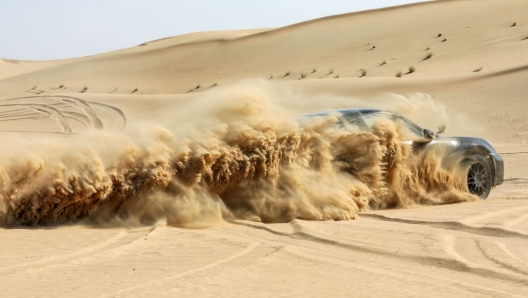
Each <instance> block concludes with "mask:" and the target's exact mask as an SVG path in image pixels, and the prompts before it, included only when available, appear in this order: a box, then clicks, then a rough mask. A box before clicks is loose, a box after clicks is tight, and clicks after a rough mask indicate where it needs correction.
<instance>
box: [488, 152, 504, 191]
mask: <svg viewBox="0 0 528 298" xmlns="http://www.w3.org/2000/svg"><path fill="white" fill-rule="evenodd" d="M490 156H491V159H492V160H493V164H494V169H495V176H494V177H493V186H496V185H501V184H502V182H504V160H503V159H502V157H501V156H500V155H499V154H498V153H491V154H490Z"/></svg>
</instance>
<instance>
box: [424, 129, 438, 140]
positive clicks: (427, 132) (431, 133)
mask: <svg viewBox="0 0 528 298" xmlns="http://www.w3.org/2000/svg"><path fill="white" fill-rule="evenodd" d="M423 135H424V137H425V138H426V139H427V140H434V139H435V137H436V134H435V133H434V131H432V130H430V129H427V128H424V130H423Z"/></svg>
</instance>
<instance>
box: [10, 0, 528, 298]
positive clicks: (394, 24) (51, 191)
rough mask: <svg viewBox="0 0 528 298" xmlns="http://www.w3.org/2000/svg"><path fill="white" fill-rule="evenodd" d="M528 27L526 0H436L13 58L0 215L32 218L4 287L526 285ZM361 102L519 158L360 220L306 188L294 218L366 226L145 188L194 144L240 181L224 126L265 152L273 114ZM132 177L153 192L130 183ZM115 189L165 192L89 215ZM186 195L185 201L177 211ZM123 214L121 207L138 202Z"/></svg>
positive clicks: (414, 289)
mask: <svg viewBox="0 0 528 298" xmlns="http://www.w3.org/2000/svg"><path fill="white" fill-rule="evenodd" d="M526 20H528V2H527V1H525V0H509V1H502V0H486V1H481V0H466V1H433V2H427V3H421V4H413V5H407V6H402V7H395V8H390V9H382V10H375V11H367V12H360V13H353V14H344V15H339V16H333V17H328V18H324V19H318V20H311V21H307V22H304V23H300V24H296V25H292V26H288V27H284V28H277V29H261V30H241V31H233V32H225V31H222V32H203V33H194V34H188V35H183V36H176V37H171V38H167V39H162V40H158V41H152V42H145V43H144V44H142V45H138V46H137V47H134V48H130V49H122V50H117V51H113V52H109V53H104V54H100V55H95V56H89V57H81V58H77V59H68V60H57V61H11V60H7V59H0V147H1V148H0V150H1V152H2V154H1V155H2V156H0V169H1V170H2V171H0V179H1V180H0V187H1V188H2V189H1V190H0V198H1V202H0V203H1V204H0V211H2V212H3V213H2V216H5V212H6V211H5V210H11V209H9V208H15V209H13V210H18V211H17V212H18V213H16V214H15V215H13V214H11V215H10V216H11V217H10V218H8V219H9V220H11V221H9V220H4V219H2V220H0V222H2V223H8V224H5V227H2V229H0V237H1V239H2V245H1V248H0V285H1V286H2V294H0V296H5V297H56V296H64V297H72V296H73V297H98V296H104V297H175V296H177V297H191V296H192V297H196V296H198V297H202V296H203V297H209V296H211V297H213V296H214V297H218V296H221V297H236V296H241V297H244V296H250V295H251V296H256V297H270V296H272V297H277V296H280V297H292V296H294V297H295V296H308V297H314V296H319V297H321V296H323V297H324V296H337V297H350V296H360V297H379V296H385V297H409V296H419V297H422V296H424V295H428V296H433V297H453V296H460V297H483V296H493V297H511V296H513V297H526V296H528V294H527V293H528V250H527V249H526V247H528V174H527V173H528V117H527V112H526V111H527V110H528V101H527V98H528V88H527V85H526V81H527V79H528V39H527V38H528V23H525V22H526ZM514 23H515V24H516V25H515V26H512V25H513V24H514ZM439 34H441V36H440V37H438V35H439ZM428 53H431V54H432V56H431V57H429V58H427V57H428ZM426 58H427V59H426ZM410 67H414V68H415V71H414V72H413V73H408V72H409V68H410ZM362 70H364V71H362ZM398 72H401V73H402V76H401V77H396V74H397V73H398ZM350 107H375V108H384V109H387V110H391V111H395V112H399V113H401V114H403V115H404V116H407V117H408V118H410V119H411V120H413V121H415V122H417V123H418V124H420V125H422V126H424V127H430V128H435V127H436V126H438V125H441V124H446V125H447V130H446V134H447V135H468V136H477V137H482V138H485V139H487V140H489V141H490V142H492V143H493V144H494V146H495V148H496V149H497V151H498V152H499V153H500V154H501V155H502V157H503V158H504V161H505V182H504V184H503V185H501V186H498V187H496V188H495V189H493V190H492V193H491V195H490V197H489V198H488V199H487V200H485V201H484V200H474V201H472V202H464V203H459V204H440V205H437V206H426V205H431V204H433V203H435V204H437V203H438V201H434V200H433V199H430V200H429V201H427V203H426V204H425V205H420V204H415V203H410V204H407V205H405V208H389V209H383V210H367V209H368V208H366V209H362V208H360V207H361V206H360V207H358V208H359V210H360V212H356V211H357V210H351V211H350V213H349V214H348V213H347V214H343V213H340V212H341V211H342V210H341V209H339V208H337V207H336V206H338V205H339V204H337V203H335V202H334V203H335V204H333V205H332V204H331V205H329V207H328V206H327V207H328V208H327V209H325V208H322V209H321V210H322V211H321V210H319V209H317V208H316V207H317V206H319V205H318V204H322V205H324V204H325V203H324V202H323V203H321V201H317V200H316V199H314V198H312V197H307V198H306V199H303V201H301V202H300V203H299V202H298V201H295V198H294V199H293V200H292V201H288V202H289V204H290V205H289V207H288V208H291V210H290V212H293V213H290V214H295V215H294V216H293V217H297V218H304V219H307V218H309V219H329V218H334V219H337V218H352V217H357V218H356V219H355V220H343V221H333V220H326V221H319V220H301V219H293V220H284V218H285V217H275V218H273V217H271V219H272V220H264V221H268V222H269V221H276V223H261V222H259V221H260V220H263V219H265V218H266V217H265V216H264V215H263V214H260V218H259V217H258V216H257V215H259V214H257V215H255V214H250V215H248V214H242V213H240V214H235V216H234V218H233V217H229V219H227V218H226V217H225V210H223V209H222V207H221V206H220V207H219V205H217V203H218V201H215V200H209V199H211V198H210V197H209V196H207V198H208V199H207V200H205V199H203V196H202V195H203V194H202V191H203V189H201V188H199V187H198V188H193V189H192V191H190V192H184V195H182V194H181V193H180V192H174V193H171V192H169V193H162V194H156V195H155V196H152V195H151V194H150V193H149V192H148V190H145V189H143V188H142V185H158V184H157V183H159V184H160V185H165V184H163V183H169V184H170V182H167V181H169V180H170V177H172V176H171V175H174V171H175V170H174V168H171V167H172V165H170V162H169V161H171V162H172V160H173V159H171V158H172V156H180V155H181V154H183V155H184V154H185V152H187V151H186V150H187V149H189V148H190V149H189V150H191V151H192V150H195V151H193V154H197V155H199V154H202V153H203V152H202V151H200V150H196V148H198V147H199V148H201V149H203V151H204V152H206V151H207V152H209V154H210V155H208V156H206V157H204V158H203V159H202V161H203V163H204V164H205V165H204V164H199V163H198V162H197V161H196V160H194V162H195V163H196V164H195V165H193V166H192V167H190V168H191V169H194V170H196V169H203V168H207V161H208V159H207V158H220V159H219V160H221V161H223V162H225V163H226V168H228V170H229V171H231V172H235V173H236V169H234V168H233V164H230V163H229V161H226V160H225V159H222V158H223V157H225V156H227V155H228V154H233V155H235V156H236V152H228V153H226V150H227V151H228V149H229V148H231V147H222V146H221V145H219V144H218V143H217V139H216V138H217V137H218V135H222V137H223V139H222V140H224V141H225V140H228V141H229V140H230V138H234V137H232V136H231V135H230V130H231V129H234V128H236V129H238V130H237V131H242V132H243V133H247V134H248V135H247V139H246V141H247V142H248V144H249V143H251V140H254V139H258V140H259V141H262V143H259V144H260V145H258V144H257V145H255V144H253V143H251V146H257V147H258V146H264V145H266V146H268V145H269V144H268V143H269V139H267V137H269V135H268V134H266V132H269V131H268V130H266V128H262V127H260V126H259V127H260V128H261V129H262V131H260V130H257V131H256V132H255V131H254V130H251V129H249V128H248V127H246V126H244V125H246V124H247V123H250V124H248V125H249V126H251V125H253V124H255V123H257V124H255V125H257V126H258V125H260V124H258V123H262V122H252V121H253V120H252V119H254V118H258V119H260V120H262V119H264V120H266V119H267V120H269V121H270V122H269V123H270V124H269V126H274V125H275V126H277V125H278V126H279V127H280V128H278V130H277V131H281V132H290V130H289V129H290V128H289V126H288V125H291V123H289V122H287V121H286V120H281V119H287V118H294V117H297V116H300V115H303V114H306V113H309V112H315V111H320V110H328V109H335V108H350ZM250 110H251V111H252V112H248V111H250ZM253 110H256V112H253ZM261 111H265V113H263V114H262V113H260V112H261ZM259 117H260V118H259ZM281 117H282V118H281ZM211 119H213V120H214V121H217V122H214V121H213V120H211ZM248 119H249V120H248ZM277 119H279V120H277ZM260 120H259V121H260ZM255 121H256V120H255ZM288 123H289V124H288ZM211 125H212V126H211ZM210 127H213V128H210ZM226 127H227V128H226ZM253 128H254V127H253ZM249 133H256V135H250V134H249ZM259 133H261V134H259ZM294 139H295V137H292V139H291V142H294ZM236 141H237V142H239V141H240V139H236ZM233 142H234V141H233ZM196 144H200V146H202V147H200V146H198V145H196ZM171 146H173V147H171ZM193 146H194V147H193ZM248 146H250V145H248ZM251 146H250V147H251ZM252 148H253V147H252ZM299 150H300V149H299ZM197 152H198V153H197ZM200 152H202V153H200ZM179 154H180V155H179ZM255 155H258V154H257V153H255ZM218 156H221V157H218ZM266 156H267V158H268V160H269V159H273V156H272V155H266ZM178 161H179V162H181V163H183V164H185V161H182V160H178ZM187 162H188V161H187ZM263 163H265V161H264V162H263ZM178 166H181V165H176V166H174V167H176V168H177V167H178ZM178 169H179V168H178ZM237 169H238V170H240V169H239V168H237ZM272 170H273V169H271V170H269V171H272ZM196 171H198V170H196ZM255 171H258V167H257V170H255ZM198 172H199V171H198ZM130 173H132V174H130ZM193 173H194V172H193ZM199 173H200V175H202V176H204V177H205V175H207V174H208V172H199ZM302 173H303V175H304V174H306V175H308V174H309V173H305V172H302ZM39 175H40V176H39ZM120 175H121V176H120ZM127 175H128V176H127ZM130 175H132V176H130ZM189 175H190V174H189ZM200 175H197V176H200ZM226 175H227V174H226ZM39 177H40V178H39ZM42 177H43V178H42ZM65 177H66V178H68V179H70V180H67V179H66V178H65ZM72 177H74V178H72ZM86 177H88V178H86ZM108 177H110V178H108ZM116 177H117V178H116ZM119 177H125V178H123V179H124V180H119ZM167 177H169V178H167ZM185 177H187V176H185ZM219 177H220V176H219ZM225 177H231V178H232V176H221V177H220V178H225ZM332 177H334V176H332ZM335 177H337V178H339V177H340V176H335ZM335 177H334V178H335ZM195 178H196V177H195ZM220 178H218V179H220ZM290 178H291V179H292V180H295V179H297V178H299V181H300V182H299V183H298V184H299V185H301V186H302V187H301V188H303V189H304V188H309V187H310V185H309V184H310V181H311V182H312V183H313V185H314V186H313V188H317V189H318V191H320V192H319V194H318V195H317V197H318V198H325V196H326V195H328V197H332V198H333V197H338V196H339V193H338V190H335V189H333V187H334V186H335V185H338V184H331V186H329V187H328V189H325V188H324V185H325V184H324V182H325V181H322V182H319V184H318V183H316V182H317V181H313V177H312V178H307V179H308V180H303V179H304V178H306V177H305V176H302V177H300V174H299V173H296V174H294V175H292V176H291V177H290ZM301 178H302V179H301ZM322 178H324V177H322ZM322 178H321V179H322ZM337 178H336V179H337ZM72 179H73V180H72ZM83 179H84V180H83ZM127 179H128V180H127ZM142 179H143V180H142ZM197 179H198V180H199V178H197ZM204 179H205V178H204ZM309 179H312V180H309ZM339 179H340V178H339ZM65 180H67V181H68V183H70V184H68V183H65V184H64V185H63V184H61V183H62V181H65ZM129 180H133V181H135V184H133V185H135V186H134V187H136V188H134V187H132V188H133V189H131V188H130V187H128V188H127V187H125V186H122V185H127V181H129ZM191 180H192V179H191V178H189V180H185V183H188V185H190V184H191V183H197V184H193V185H198V186H199V182H196V181H195V182H193V181H194V180H193V181H191ZM220 180H221V179H220ZM220 180H218V181H220ZM72 181H74V182H72ZM87 181H88V182H90V183H88V182H87ZM94 181H95V182H94ZM137 181H140V183H137ZM160 181H161V182H160ZM164 181H165V182H164ZM215 181H216V180H215ZM218 181H216V182H215V183H217V184H218V185H219V186H217V187H220V188H221V187H222V182H221V181H220V182H218ZM295 181H297V180H295ZM295 181H294V182H291V181H290V182H291V183H292V184H295V183H296V182H295ZM92 182H93V183H92ZM72 183H73V184H72ZM58 185H63V186H64V188H59V187H58ZM108 185H110V186H108ZM215 185H216V184H215ZM172 187H174V188H177V189H179V187H180V186H179V185H176V186H174V185H172ZM353 187H357V185H356V184H354V185H353ZM64 189H66V191H64ZM112 189H114V190H115V189H117V190H116V192H118V193H119V194H113V195H114V196H115V197H119V196H120V194H122V196H121V197H122V198H121V200H125V199H123V198H126V197H127V196H129V195H130V194H134V196H136V194H139V196H147V195H148V196H147V197H148V200H147V201H135V202H132V203H129V205H126V204H125V205H126V206H128V207H129V209H126V208H125V209H126V210H125V211H126V212H125V213H126V214H123V213H122V212H121V213H118V215H119V216H120V217H119V220H116V219H115V218H112V217H111V216H110V218H111V219H110V220H109V219H108V218H109V215H108V214H104V216H102V217H100V218H104V220H102V221H101V222H99V221H96V222H95V223H94V222H92V221H90V222H86V221H83V219H85V218H87V217H89V214H88V213H90V212H92V211H93V210H92V209H90V207H91V206H92V205H93V204H98V203H94V202H96V201H97V200H98V198H105V195H107V194H108V193H110V192H111V191H112ZM355 189H356V190H357V192H358V193H361V194H360V195H368V191H367V194H365V193H363V192H361V191H362V188H360V187H359V188H355ZM334 190H335V193H334V192H333V191H334ZM87 191H88V192H89V194H88V195H86V194H85V193H86V192H87ZM175 193H177V195H178V197H177V200H178V204H176V205H167V204H166V202H167V201H170V200H171V198H172V197H171V195H174V194H175ZM71 194H78V196H73V197H74V198H75V199H74V200H73V201H67V200H64V199H61V198H63V197H64V196H66V197H67V196H68V195H71ZM296 194H297V193H295V192H294V193H293V195H292V196H295V195H296ZM302 194H303V195H306V193H302ZM28 197H31V198H33V199H32V200H40V199H42V198H46V200H47V201H46V204H42V205H38V204H33V205H32V203H31V202H32V201H31V200H29V201H23V200H22V199H23V198H28ZM13 198H22V199H21V200H22V201H16V200H15V199H13ZM50 198H51V199H50ZM87 198H88V199H90V201H89V203H85V202H86V200H87ZM213 199H214V198H213ZM280 199H284V198H283V197H279V201H280ZM83 200H84V201H83ZM314 200H315V201H314ZM321 200H322V199H321ZM431 200H432V201H431ZM411 201H412V200H411ZM20 202H22V203H20ZM138 202H139V203H138ZM145 202H146V203H145ZM267 202H274V203H277V201H271V200H270V201H267ZM24 204H25V205H24ZM297 204H298V205H297ZM347 204H348V203H347ZM351 204H352V205H353V206H355V205H354V204H359V203H358V201H356V202H355V203H351ZM352 205H350V206H352ZM13 206H14V207H13ZM79 206H80V207H79ZM152 206H154V207H152ZM167 206H169V207H167ZM277 206H279V207H280V206H282V207H283V208H286V207H284V206H285V205H280V204H279V205H277ZM292 206H293V207H292ZM314 206H316V207H314ZM339 206H341V205H339ZM347 206H349V205H347ZM81 207H82V208H81ZM151 207H152V208H151ZM158 207H159V208H158ZM279 207H277V208H279ZM294 207H295V208H294ZM334 207H336V208H337V209H336V210H334V209H332V208H334ZM16 208H18V209H16ZM75 208H79V209H78V212H75V211H74V209H75ZM83 208H85V209H83ZM113 208H114V209H112V208H109V209H108V210H111V211H108V212H109V213H110V215H112V214H113V213H112V212H113V211H112V210H114V211H115V210H117V209H119V208H122V206H121V205H117V207H116V206H113ZM156 208H157V209H156ZM263 208H264V207H263ZM303 208H305V209H303ZM313 208H315V209H317V210H313ZM30 209H31V210H30ZM151 209H152V210H151ZM271 209H273V208H271ZM279 209H280V208H279ZM293 209H295V211H292V210H293ZM28 210H29V211H28ZM50 210H51V211H50ZM57 210H59V211H57ZM61 210H62V211H61ZM64 210H66V211H64ZM120 210H121V209H120ZM268 211H269V214H271V215H269V214H268V216H272V215H276V214H277V213H273V212H272V211H273V210H268ZM83 212H84V213H83ZM279 214H280V212H279ZM17 216H18V217H17ZM127 216H129V217H127ZM317 216H320V217H317ZM6 218H7V217H6ZM50 218H51V219H50ZM100 218H99V219H100ZM123 218H127V219H126V220H123ZM130 218H132V219H133V220H131V219H130ZM145 218H147V219H149V220H146V219H145ZM222 218H223V219H227V220H223V219H222ZM268 218H270V217H268ZM56 219H59V220H56ZM54 220H55V221H54ZM50 222H52V223H53V224H52V225H49V223H50ZM13 223H14V224H13ZM26 225H29V227H28V226H26Z"/></svg>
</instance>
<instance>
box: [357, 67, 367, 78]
mask: <svg viewBox="0 0 528 298" xmlns="http://www.w3.org/2000/svg"><path fill="white" fill-rule="evenodd" d="M359 72H360V73H361V74H360V75H359V77H360V78H362V77H364V76H366V75H367V71H366V70H365V69H360V70H359Z"/></svg>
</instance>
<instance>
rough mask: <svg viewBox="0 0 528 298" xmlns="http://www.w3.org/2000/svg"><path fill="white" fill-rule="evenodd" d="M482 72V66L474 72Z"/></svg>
mask: <svg viewBox="0 0 528 298" xmlns="http://www.w3.org/2000/svg"><path fill="white" fill-rule="evenodd" d="M481 70H482V66H481V67H479V68H477V69H475V70H474V71H473V72H480V71H481Z"/></svg>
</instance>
